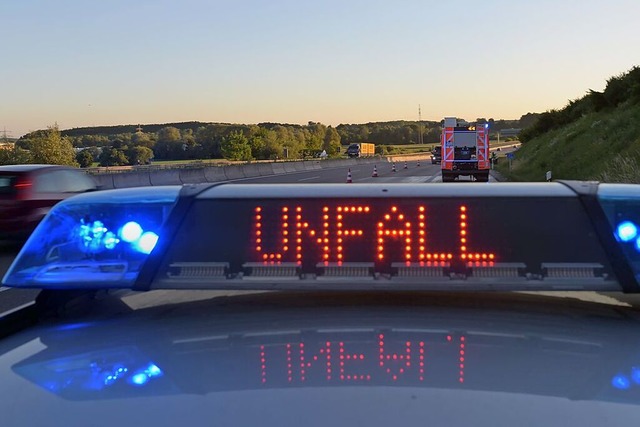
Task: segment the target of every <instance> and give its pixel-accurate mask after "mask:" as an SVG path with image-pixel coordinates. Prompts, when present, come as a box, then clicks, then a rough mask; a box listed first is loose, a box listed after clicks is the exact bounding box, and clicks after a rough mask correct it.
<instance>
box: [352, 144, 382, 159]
mask: <svg viewBox="0 0 640 427" xmlns="http://www.w3.org/2000/svg"><path fill="white" fill-rule="evenodd" d="M375 149H376V146H375V144H371V143H369V142H360V143H356V144H351V145H350V146H349V147H348V148H347V156H349V157H368V156H373V155H374V154H375Z"/></svg>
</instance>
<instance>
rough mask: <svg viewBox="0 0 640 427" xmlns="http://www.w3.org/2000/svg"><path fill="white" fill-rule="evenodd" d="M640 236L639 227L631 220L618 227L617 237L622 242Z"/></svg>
mask: <svg viewBox="0 0 640 427" xmlns="http://www.w3.org/2000/svg"><path fill="white" fill-rule="evenodd" d="M637 236H638V227H636V225H635V224H634V223H632V222H631V221H624V222H622V223H620V224H619V225H618V228H616V237H617V238H618V240H619V241H621V242H629V241H631V240H633V239H635V238H636V237H637Z"/></svg>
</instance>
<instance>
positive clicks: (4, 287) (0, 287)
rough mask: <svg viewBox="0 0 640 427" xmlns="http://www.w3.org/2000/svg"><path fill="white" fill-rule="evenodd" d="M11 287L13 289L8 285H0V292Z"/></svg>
mask: <svg viewBox="0 0 640 427" xmlns="http://www.w3.org/2000/svg"><path fill="white" fill-rule="evenodd" d="M9 289H11V288H8V287H6V286H0V292H3V291H8V290H9Z"/></svg>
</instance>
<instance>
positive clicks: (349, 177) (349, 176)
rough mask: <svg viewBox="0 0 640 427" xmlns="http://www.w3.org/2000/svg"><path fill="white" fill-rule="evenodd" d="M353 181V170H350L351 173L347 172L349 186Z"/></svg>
mask: <svg viewBox="0 0 640 427" xmlns="http://www.w3.org/2000/svg"><path fill="white" fill-rule="evenodd" d="M352 182H353V179H351V168H349V172H347V184H351V183H352Z"/></svg>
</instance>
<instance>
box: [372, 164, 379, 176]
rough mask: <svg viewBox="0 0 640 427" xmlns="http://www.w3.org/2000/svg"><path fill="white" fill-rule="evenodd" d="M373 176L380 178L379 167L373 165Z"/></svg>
mask: <svg viewBox="0 0 640 427" xmlns="http://www.w3.org/2000/svg"><path fill="white" fill-rule="evenodd" d="M371 176H372V177H374V178H377V177H378V167H377V166H376V165H373V173H372V174H371Z"/></svg>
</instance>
